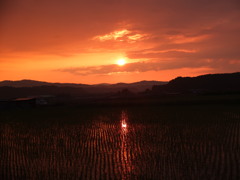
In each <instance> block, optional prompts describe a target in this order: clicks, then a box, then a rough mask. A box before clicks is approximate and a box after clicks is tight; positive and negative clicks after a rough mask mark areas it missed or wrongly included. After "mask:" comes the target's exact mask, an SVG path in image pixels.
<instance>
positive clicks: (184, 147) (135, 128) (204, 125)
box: [0, 107, 240, 180]
mask: <svg viewBox="0 0 240 180" xmlns="http://www.w3.org/2000/svg"><path fill="white" fill-rule="evenodd" d="M202 108H203V107H202ZM208 108H209V107H208ZM208 108H206V109H203V110H204V111H203V112H201V113H200V112H199V109H197V108H196V110H194V109H192V111H190V110H189V109H187V110H185V108H184V109H182V110H181V111H180V110H179V107H177V109H173V107H169V108H168V107H166V108H165V109H159V108H155V109H153V108H151V109H146V108H144V109H143V108H137V109H120V108H118V109H109V108H106V109H98V111H97V110H92V109H79V108H76V109H73V110H72V109H67V110H66V109H65V112H64V111H63V109H60V110H59V109H57V110H55V112H56V113H57V114H54V111H52V109H50V110H51V111H47V109H43V110H41V112H40V110H35V111H36V112H35V111H34V112H32V114H31V113H29V114H22V112H15V113H12V114H9V113H8V114H6V115H5V116H3V113H2V116H1V118H0V145H1V146H0V154H1V161H0V179H38V177H39V179H130V180H132V179H163V180H170V179H199V180H200V179H236V178H234V177H239V172H240V170H238V169H239V168H238V166H236V165H237V164H238V162H237V160H238V159H239V158H238V157H239V137H240V136H239V135H240V134H239V133H240V131H239V127H240V123H239V122H240V120H239V117H240V116H239V109H237V111H233V112H232V109H230V110H231V111H229V112H228V113H226V112H222V111H219V110H218V109H216V111H213V110H212V109H210V110H209V109H208ZM44 111H46V112H45V115H44V116H42V117H41V116H39V114H44V113H43V112H44ZM62 111H63V112H62ZM173 112H174V113H173ZM204 112H205V113H204ZM0 115H1V114H0ZM23 115H24V116H23ZM21 116H22V117H24V120H21V119H19V117H21ZM53 117H54V118H55V119H54V118H53ZM33 119H34V120H33ZM36 119H37V120H36ZM14 120H15V121H14ZM230 154H231V156H230ZM219 168H221V169H222V171H220V170H219ZM234 168H235V171H233V170H234Z"/></svg>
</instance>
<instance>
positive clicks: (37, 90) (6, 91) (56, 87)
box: [0, 80, 166, 99]
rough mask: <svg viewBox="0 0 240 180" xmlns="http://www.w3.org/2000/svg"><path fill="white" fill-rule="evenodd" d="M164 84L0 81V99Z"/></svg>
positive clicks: (88, 93) (134, 89)
mask: <svg viewBox="0 0 240 180" xmlns="http://www.w3.org/2000/svg"><path fill="white" fill-rule="evenodd" d="M161 84H166V82H159V81H141V82H135V83H117V84H96V85H88V84H74V83H48V82H42V81H34V80H21V81H1V82H0V99H10V98H19V97H29V96H40V95H53V96H91V95H99V94H110V93H117V92H118V91H121V90H123V89H128V90H129V91H131V92H135V93H136V92H141V91H145V90H146V89H151V88H152V86H154V85H161Z"/></svg>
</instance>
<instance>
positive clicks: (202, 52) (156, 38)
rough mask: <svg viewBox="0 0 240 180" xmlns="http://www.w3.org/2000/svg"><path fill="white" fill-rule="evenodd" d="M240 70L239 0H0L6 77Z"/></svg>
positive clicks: (0, 76)
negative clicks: (121, 61) (124, 62)
mask: <svg viewBox="0 0 240 180" xmlns="http://www.w3.org/2000/svg"><path fill="white" fill-rule="evenodd" d="M119 59H122V60H125V61H126V64H121V65H118V64H117V62H118V60H119ZM237 71H240V1H239V0H1V1H0V80H21V79H32V80H40V81H48V82H73V83H87V84H96V83H116V82H135V81H141V80H160V81H168V80H171V79H172V78H175V77H177V76H196V75H201V74H207V73H228V72H237Z"/></svg>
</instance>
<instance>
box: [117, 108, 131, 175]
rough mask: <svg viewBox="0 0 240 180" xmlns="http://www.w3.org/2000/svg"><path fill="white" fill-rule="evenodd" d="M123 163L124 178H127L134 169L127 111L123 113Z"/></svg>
mask: <svg viewBox="0 0 240 180" xmlns="http://www.w3.org/2000/svg"><path fill="white" fill-rule="evenodd" d="M120 122H121V139H122V143H121V161H122V162H121V163H122V170H123V174H122V175H123V179H125V178H127V177H128V176H129V175H130V174H131V171H132V162H131V157H130V151H129V150H130V149H129V147H128V128H129V125H128V116H127V113H126V112H125V111H122V114H121V121H120Z"/></svg>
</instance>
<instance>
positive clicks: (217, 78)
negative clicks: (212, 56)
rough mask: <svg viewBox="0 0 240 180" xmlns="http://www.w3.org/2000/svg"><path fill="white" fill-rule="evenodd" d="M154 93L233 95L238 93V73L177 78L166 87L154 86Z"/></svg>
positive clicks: (239, 76) (239, 81)
mask: <svg viewBox="0 0 240 180" xmlns="http://www.w3.org/2000/svg"><path fill="white" fill-rule="evenodd" d="M152 90H153V92H154V93H234V92H240V73H232V74H207V75H202V76H197V77H177V78H176V79H173V80H171V81H169V83H168V84H166V85H161V86H154V87H153V89H152Z"/></svg>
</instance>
